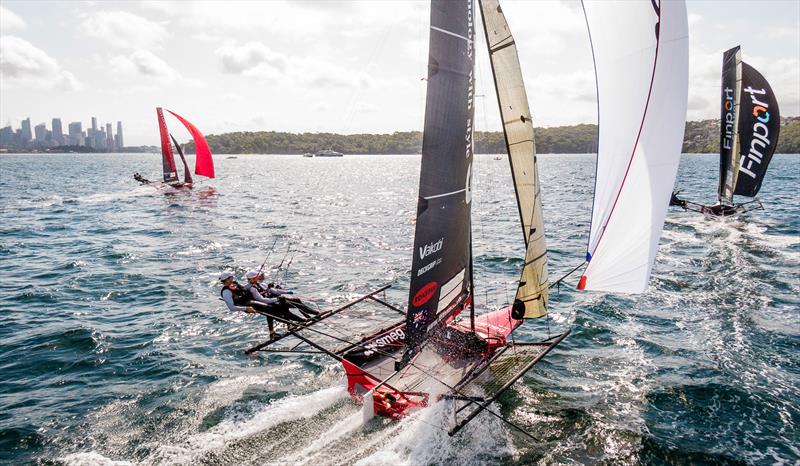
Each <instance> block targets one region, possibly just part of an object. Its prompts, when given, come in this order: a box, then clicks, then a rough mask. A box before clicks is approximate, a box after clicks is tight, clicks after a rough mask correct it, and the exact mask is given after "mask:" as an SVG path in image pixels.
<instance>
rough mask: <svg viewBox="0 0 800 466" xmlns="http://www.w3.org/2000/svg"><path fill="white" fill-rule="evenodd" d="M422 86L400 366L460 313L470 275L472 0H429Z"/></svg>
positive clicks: (472, 78) (472, 117)
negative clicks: (415, 198) (422, 108)
mask: <svg viewBox="0 0 800 466" xmlns="http://www.w3.org/2000/svg"><path fill="white" fill-rule="evenodd" d="M428 54H429V55H428V92H427V97H426V103H425V128H424V133H423V138H422V158H421V162H420V181H419V197H418V201H417V222H416V230H415V232H414V249H413V251H414V255H413V260H412V265H411V285H410V288H409V295H408V313H407V316H406V339H405V343H406V351H405V353H404V355H403V359H402V362H401V363H400V364H399V365H398V368H399V367H402V366H404V365H405V364H406V363H407V362H408V361H409V360H410V359H411V357H413V356H414V354H416V352H417V350H418V348H419V347H420V345H422V344H423V343H424V342H425V341H426V340H427V338H428V336H429V335H430V333H432V332H433V331H435V330H437V329H438V328H440V327H441V326H442V325H444V324H445V323H446V322H447V320H448V319H449V318H450V317H452V316H453V315H455V314H456V313H458V312H460V311H461V310H462V307H463V303H464V300H465V299H466V298H467V297H468V296H469V290H470V286H471V285H470V284H471V281H472V276H471V273H470V269H471V250H470V240H471V235H470V223H471V218H470V215H471V213H470V205H471V196H472V193H471V189H472V158H473V153H472V140H473V137H472V136H473V121H474V101H473V97H474V74H473V70H474V64H475V58H474V21H473V4H472V0H432V1H431V21H430V47H429V52H428Z"/></svg>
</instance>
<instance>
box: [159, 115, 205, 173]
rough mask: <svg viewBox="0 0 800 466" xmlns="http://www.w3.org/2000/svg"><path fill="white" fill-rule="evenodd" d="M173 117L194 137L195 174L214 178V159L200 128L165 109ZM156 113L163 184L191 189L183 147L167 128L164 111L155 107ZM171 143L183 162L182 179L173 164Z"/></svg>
mask: <svg viewBox="0 0 800 466" xmlns="http://www.w3.org/2000/svg"><path fill="white" fill-rule="evenodd" d="M167 111H168V112H169V113H171V114H172V116H174V117H175V118H177V119H178V121H180V122H181V123H183V126H185V127H186V129H187V130H188V131H189V133H190V134H191V135H192V138H193V139H194V145H195V154H196V156H195V171H194V173H195V175H200V176H205V177H207V178H214V160H213V159H212V158H211V149H210V148H209V147H208V143H207V142H206V138H205V136H203V133H201V132H200V130H198V129H197V127H196V126H194V125H193V124H192V123H191V122H189V121H188V120H186V119H185V118H183V117H182V116H180V115H178V114H177V113H175V112H172V111H170V110H167ZM156 114H157V116H158V130H159V132H160V134H161V161H162V165H163V169H164V184H167V185H169V186H171V187H173V188H181V189H182V188H186V189H191V187H192V184H193V180H192V172H191V171H190V170H189V164H188V163H187V162H186V157H185V156H184V155H183V149H182V148H181V146H180V144H178V141H176V140H175V137H174V136H173V135H172V134H171V133H170V132H169V130H168V129H167V123H166V121H165V120H164V112H163V111H162V108H161V107H156ZM172 144H175V149H176V150H177V151H178V155H179V156H180V157H181V161H182V162H183V181H182V182H181V181H180V179H179V178H178V171H177V168H176V165H175V155H174V153H173V151H172Z"/></svg>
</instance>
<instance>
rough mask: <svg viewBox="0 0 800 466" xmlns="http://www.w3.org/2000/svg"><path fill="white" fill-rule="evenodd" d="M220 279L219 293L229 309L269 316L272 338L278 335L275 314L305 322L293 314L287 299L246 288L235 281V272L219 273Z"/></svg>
mask: <svg viewBox="0 0 800 466" xmlns="http://www.w3.org/2000/svg"><path fill="white" fill-rule="evenodd" d="M219 281H221V282H222V290H220V292H219V294H220V296H221V297H222V300H223V301H225V304H226V305H227V306H228V309H230V310H231V311H237V312H246V313H248V314H250V313H253V312H260V313H263V314H265V315H266V316H267V326H268V327H269V336H270V338H272V337H275V336H276V334H275V330H274V322H273V320H274V319H273V316H274V317H278V318H279V319H283V320H288V321H294V322H303V321H304V320H305V319H303V318H302V317H297V316H296V315H294V314H292V313H291V312H290V311H289V306H288V305H287V304H286V302H285V301H283V300H281V299H278V298H272V299H270V298H264V297H262V296H261V295H260V294H259V293H258V291H257V290H255V289H253V288H248V289H245V287H243V286H241V285H240V284H239V283H237V282H236V281H234V279H233V274H232V273H230V272H222V273H221V274H219ZM287 325H289V324H287Z"/></svg>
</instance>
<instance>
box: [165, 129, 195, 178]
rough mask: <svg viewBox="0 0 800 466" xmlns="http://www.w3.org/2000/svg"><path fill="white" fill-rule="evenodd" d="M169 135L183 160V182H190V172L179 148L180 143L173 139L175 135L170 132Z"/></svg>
mask: <svg viewBox="0 0 800 466" xmlns="http://www.w3.org/2000/svg"><path fill="white" fill-rule="evenodd" d="M169 137H170V138H171V139H172V143H173V144H175V148H176V149H178V155H180V156H181V160H182V161H183V182H184V183H186V184H192V172H191V170H189V164H188V163H186V157H184V155H183V149H181V145H180V144H178V141H176V140H175V136H173V135H172V134H170V135H169Z"/></svg>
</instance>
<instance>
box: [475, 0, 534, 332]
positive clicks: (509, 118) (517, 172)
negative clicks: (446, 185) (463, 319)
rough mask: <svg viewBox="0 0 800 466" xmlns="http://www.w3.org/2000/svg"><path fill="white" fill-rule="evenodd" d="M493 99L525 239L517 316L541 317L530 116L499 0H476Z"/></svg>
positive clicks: (516, 299)
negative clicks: (487, 57)
mask: <svg viewBox="0 0 800 466" xmlns="http://www.w3.org/2000/svg"><path fill="white" fill-rule="evenodd" d="M478 4H479V5H480V8H481V17H482V19H483V30H484V34H485V37H486V45H487V48H488V50H489V59H490V62H491V65H492V76H493V78H494V85H495V89H496V91H497V104H498V106H499V107H500V115H501V117H502V119H503V135H504V136H505V143H506V151H507V153H508V162H509V165H510V166H511V177H512V179H513V181H514V192H515V194H516V198H517V207H518V209H519V218H520V224H521V226H522V236H523V240H524V242H525V247H526V251H525V265H524V266H523V268H522V272H521V276H520V280H519V286H518V288H517V293H516V296H515V299H514V311H515V312H514V317H515V318H522V317H523V315H524V317H527V318H533V317H541V316H543V315H545V314H546V312H547V298H548V294H547V291H548V288H549V282H548V278H547V244H546V241H545V235H544V218H543V216H542V202H541V197H540V187H539V171H538V167H537V163H536V145H535V141H534V132H533V120H532V118H531V111H530V107H529V106H528V95H527V93H526V92H525V83H524V80H523V77H522V68H521V66H520V63H519V56H518V54H517V46H516V44H515V42H514V37H513V36H512V35H511V31H510V30H509V27H508V22H507V21H506V18H505V15H504V14H503V10H502V9H501V8H500V3H499V1H498V0H478Z"/></svg>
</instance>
